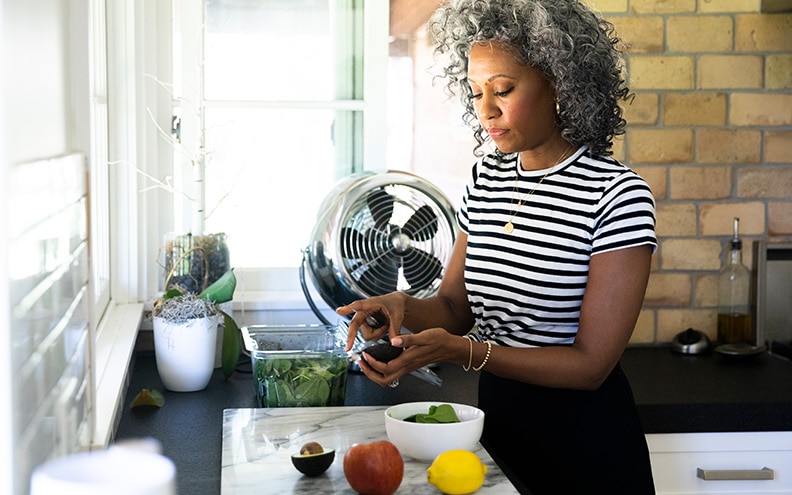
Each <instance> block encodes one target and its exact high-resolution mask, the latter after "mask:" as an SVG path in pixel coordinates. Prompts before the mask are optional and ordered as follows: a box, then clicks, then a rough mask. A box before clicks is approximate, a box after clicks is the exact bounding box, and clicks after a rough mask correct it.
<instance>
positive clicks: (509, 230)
mask: <svg viewBox="0 0 792 495" xmlns="http://www.w3.org/2000/svg"><path fill="white" fill-rule="evenodd" d="M503 231H504V232H506V233H507V234H511V233H512V232H514V224H513V223H511V220H509V221H508V222H506V225H504V226H503Z"/></svg>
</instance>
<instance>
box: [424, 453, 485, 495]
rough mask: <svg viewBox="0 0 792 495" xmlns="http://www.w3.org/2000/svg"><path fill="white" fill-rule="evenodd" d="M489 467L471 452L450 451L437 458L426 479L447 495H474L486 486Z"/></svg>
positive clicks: (427, 472) (427, 471) (428, 470)
mask: <svg viewBox="0 0 792 495" xmlns="http://www.w3.org/2000/svg"><path fill="white" fill-rule="evenodd" d="M486 473H487V466H485V465H484V463H483V462H481V459H479V457H478V456H477V455H476V454H474V453H473V452H471V451H469V450H448V451H446V452H443V453H442V454H440V455H438V456H437V457H435V460H434V461H433V462H432V465H431V466H429V469H427V470H426V479H427V480H428V481H429V483H430V484H432V485H434V486H435V488H437V489H438V490H440V491H441V492H443V493H445V494H447V495H464V494H467V493H473V492H475V491H476V490H478V489H479V488H481V485H483V484H484V475H485V474H486Z"/></svg>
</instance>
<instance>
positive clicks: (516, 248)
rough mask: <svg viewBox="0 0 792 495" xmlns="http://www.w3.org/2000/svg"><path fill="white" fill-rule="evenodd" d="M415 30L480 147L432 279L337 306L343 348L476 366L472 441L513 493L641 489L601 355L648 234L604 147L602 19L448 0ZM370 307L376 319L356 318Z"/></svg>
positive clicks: (612, 353)
mask: <svg viewBox="0 0 792 495" xmlns="http://www.w3.org/2000/svg"><path fill="white" fill-rule="evenodd" d="M431 30H432V33H433V35H434V36H435V39H436V43H437V48H436V52H437V54H438V55H439V56H442V57H444V60H446V61H447V65H446V66H445V69H444V76H445V77H446V78H447V81H448V84H447V87H448V89H449V90H450V91H451V92H452V94H457V95H459V96H460V97H461V100H462V102H463V104H464V105H465V108H466V114H465V120H466V122H468V123H469V124H470V125H471V126H472V127H473V129H474V135H475V138H476V140H477V143H478V145H477V146H476V150H475V151H476V153H477V155H478V156H481V155H484V156H483V157H482V158H481V159H480V160H479V161H478V162H477V163H476V164H475V165H474V166H473V170H472V174H471V177H470V181H469V184H468V187H467V189H466V191H465V196H464V201H463V205H462V208H461V209H460V211H459V213H458V216H457V218H458V222H459V225H460V229H461V231H460V233H459V236H458V238H457V241H456V244H455V247H454V251H453V255H452V258H451V260H450V262H449V264H448V266H447V267H446V269H445V273H444V276H443V280H442V284H441V286H440V289H439V291H438V294H437V295H436V296H434V297H431V298H427V299H423V300H419V299H416V298H413V297H411V296H408V295H406V294H405V293H403V292H397V293H392V294H388V295H384V296H381V297H373V298H370V299H367V300H361V301H355V302H353V303H351V304H349V305H348V306H344V307H341V308H338V310H337V311H338V313H339V314H342V315H350V314H353V313H354V317H353V318H352V320H351V323H350V333H349V343H348V347H351V345H352V343H353V342H354V337H355V334H356V332H357V330H358V329H360V330H361V331H362V333H363V336H364V337H365V338H366V339H372V338H375V337H380V336H382V335H383V334H384V333H385V332H387V333H388V334H389V335H390V339H391V343H392V344H393V345H396V346H400V347H404V348H405V351H404V352H403V353H402V354H401V356H400V357H399V358H397V359H395V360H393V361H390V362H388V363H384V362H379V361H377V360H375V359H373V358H371V357H370V356H368V355H366V354H364V359H363V360H361V363H360V368H361V370H362V371H363V373H365V374H366V376H368V377H369V378H370V379H372V380H373V381H375V382H377V383H379V384H381V385H386V384H391V385H395V384H398V378H399V377H401V376H402V375H404V374H406V373H408V372H410V371H412V370H415V369H416V368H419V367H421V366H424V365H426V364H428V363H433V362H439V361H450V362H454V363H458V364H460V365H462V366H463V367H464V369H466V370H474V371H480V372H481V374H480V377H479V392H478V397H479V407H480V408H481V409H483V410H484V411H485V413H486V420H485V426H484V433H483V436H482V443H483V444H484V445H485V446H486V448H487V450H488V451H489V452H490V453H491V454H492V455H493V457H494V458H495V459H496V460H497V461H498V462H499V464H500V465H501V466H502V467H503V468H504V470H505V471H506V472H507V473H509V474H510V475H511V476H512V477H513V478H515V479H518V480H519V481H518V482H517V485H518V486H519V485H521V484H524V485H525V487H527V489H529V490H530V491H531V493H534V494H543V493H553V494H557V493H564V494H567V493H587V494H588V493H608V494H615V493H629V494H643V493H654V488H653V482H652V473H651V468H650V464H649V455H648V451H647V448H646V442H645V438H644V435H643V432H642V430H641V427H640V424H639V422H638V419H637V416H636V413H635V404H634V400H633V397H632V392H631V390H630V387H629V384H628V383H627V380H626V378H625V376H624V374H623V373H622V371H621V369H620V367H619V364H618V362H619V359H620V357H621V355H622V353H623V351H624V349H625V347H626V346H627V343H628V341H629V339H630V335H631V334H632V331H633V328H634V326H635V322H636V320H637V317H638V314H639V311H640V308H641V304H642V301H643V297H644V293H645V289H646V283H647V279H648V277H649V269H650V259H651V255H652V252H653V251H654V249H655V247H656V239H655V234H654V201H653V198H652V195H651V191H650V190H649V188H648V186H647V185H646V183H645V182H644V181H643V180H642V179H641V178H640V177H639V176H638V175H636V174H635V173H634V172H632V171H631V170H630V169H628V168H627V167H625V166H623V165H621V164H620V163H618V162H617V161H615V160H613V159H612V158H610V154H611V152H610V147H611V145H612V141H613V138H614V136H616V135H619V134H623V132H624V126H625V121H624V119H623V118H622V113H621V109H620V108H619V101H620V100H624V99H626V98H628V97H629V90H628V88H627V87H626V85H625V82H624V80H623V78H622V70H621V58H620V53H619V52H618V50H617V47H618V46H619V45H618V40H617V39H616V38H615V36H614V32H613V27H612V25H610V24H609V23H607V22H606V21H604V20H603V19H601V18H600V17H599V16H598V15H596V14H594V13H592V12H591V11H590V10H588V9H587V8H586V7H585V6H584V5H583V4H581V3H580V2H578V1H576V0H454V1H452V3H451V4H450V5H449V6H446V7H443V8H441V9H440V10H439V11H438V12H437V14H436V15H435V17H434V19H433V20H432V22H431ZM490 140H491V142H492V144H494V146H495V147H496V149H495V150H494V151H493V152H491V153H488V154H484V153H483V152H482V146H483V145H484V144H485V143H487V142H488V141H490ZM378 313H379V314H381V316H384V319H386V320H387V324H386V325H384V326H383V327H381V328H374V327H376V325H373V327H372V326H371V325H370V324H368V323H366V318H368V317H372V316H377V315H378ZM371 321H372V320H371V319H369V322H371ZM402 325H403V326H404V327H406V328H408V329H410V330H412V331H413V332H414V333H413V334H408V335H399V329H400V328H401V326H402ZM471 329H474V330H473V331H471ZM521 489H525V488H524V487H521Z"/></svg>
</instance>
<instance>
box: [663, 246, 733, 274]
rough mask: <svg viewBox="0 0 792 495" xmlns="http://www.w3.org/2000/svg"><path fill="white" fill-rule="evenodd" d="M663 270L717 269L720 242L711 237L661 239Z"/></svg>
mask: <svg viewBox="0 0 792 495" xmlns="http://www.w3.org/2000/svg"><path fill="white" fill-rule="evenodd" d="M661 248H662V261H661V263H660V265H661V267H662V269H663V270H718V269H719V268H720V253H721V243H720V241H718V240H713V239H666V240H663V241H661Z"/></svg>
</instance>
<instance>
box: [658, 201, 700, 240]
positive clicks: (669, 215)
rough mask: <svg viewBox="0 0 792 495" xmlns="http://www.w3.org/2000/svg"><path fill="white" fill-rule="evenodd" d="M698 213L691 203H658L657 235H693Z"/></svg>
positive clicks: (695, 231) (695, 230) (695, 229)
mask: <svg viewBox="0 0 792 495" xmlns="http://www.w3.org/2000/svg"><path fill="white" fill-rule="evenodd" d="M697 225H698V214H697V213H696V205H695V204H693V203H671V204H669V203H660V204H658V205H657V227H656V228H655V230H656V232H657V236H658V237H671V236H677V237H679V236H688V237H692V236H695V235H696V233H697V231H698V229H697Z"/></svg>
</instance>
